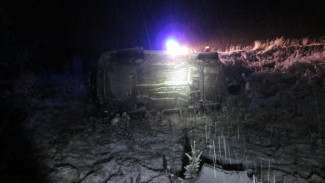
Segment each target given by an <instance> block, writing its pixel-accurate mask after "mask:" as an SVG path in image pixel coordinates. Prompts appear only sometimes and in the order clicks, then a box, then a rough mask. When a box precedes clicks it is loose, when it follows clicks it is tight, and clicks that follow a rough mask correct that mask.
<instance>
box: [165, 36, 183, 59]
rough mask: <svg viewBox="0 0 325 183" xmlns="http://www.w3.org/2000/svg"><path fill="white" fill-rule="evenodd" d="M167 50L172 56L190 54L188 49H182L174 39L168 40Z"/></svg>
mask: <svg viewBox="0 0 325 183" xmlns="http://www.w3.org/2000/svg"><path fill="white" fill-rule="evenodd" d="M166 48H167V53H168V54H169V55H172V56H177V55H186V54H187V53H188V49H187V48H186V47H184V46H183V47H181V46H180V44H179V43H178V42H177V41H176V40H174V39H169V40H167V42H166Z"/></svg>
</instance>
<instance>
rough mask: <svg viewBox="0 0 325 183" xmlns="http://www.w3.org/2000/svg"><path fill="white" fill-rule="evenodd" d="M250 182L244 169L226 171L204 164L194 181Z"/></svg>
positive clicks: (218, 182)
mask: <svg viewBox="0 0 325 183" xmlns="http://www.w3.org/2000/svg"><path fill="white" fill-rule="evenodd" d="M206 182H214V183H228V182H231V183H251V182H252V180H250V179H249V178H248V176H247V172H246V171H226V170H221V169H218V168H216V169H215V170H214V168H213V167H212V166H210V165H207V164H204V165H203V167H202V169H201V173H200V175H199V178H198V179H197V181H196V183H206Z"/></svg>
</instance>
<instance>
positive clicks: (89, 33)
mask: <svg viewBox="0 0 325 183" xmlns="http://www.w3.org/2000/svg"><path fill="white" fill-rule="evenodd" d="M324 7H325V1H323V0H315V1H313V0H309V1H302V2H300V1H283V0H263V1H262V0H261V1H249V0H240V1H234V0H226V1H218V0H217V1H212V0H211V1H210V0H200V1H198V0H134V1H128V0H111V1H109V0H92V1H88V0H44V1H40V0H29V1H17V0H10V1H9V0H7V1H2V2H1V3H0V20H1V24H2V25H1V26H0V33H1V41H2V44H1V47H2V48H1V50H2V51H1V55H2V61H1V62H2V66H6V65H8V64H9V65H10V63H9V62H12V63H16V62H17V63H20V62H24V63H29V64H30V65H33V66H34V67H33V68H35V69H36V70H43V69H50V68H55V69H57V68H59V69H62V68H64V67H65V65H67V64H68V63H71V61H72V60H73V58H75V57H76V56H79V57H80V58H81V59H82V60H83V62H84V63H87V64H89V62H93V61H94V60H96V59H97V58H98V56H99V55H100V54H101V53H103V52H105V51H108V50H111V49H121V48H130V47H135V46H140V47H144V48H145V49H155V50H159V49H163V43H162V42H163V39H164V38H165V37H166V35H167V34H173V35H175V36H177V37H179V38H180V39H181V41H182V42H183V43H184V44H188V45H200V44H204V43H205V42H209V43H210V44H211V45H213V46H214V47H217V48H224V47H227V46H230V45H231V44H235V45H238V44H242V45H247V44H253V42H254V40H267V39H274V38H276V37H281V36H283V37H285V38H302V37H310V38H319V37H322V36H324V35H325V11H324ZM9 60H10V61H9ZM12 60H14V61H12ZM87 64H86V65H87Z"/></svg>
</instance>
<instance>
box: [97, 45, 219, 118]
mask: <svg viewBox="0 0 325 183" xmlns="http://www.w3.org/2000/svg"><path fill="white" fill-rule="evenodd" d="M222 67H223V64H222V63H221V62H220V61H219V59H218V53H216V52H206V53H199V54H198V53H191V54H187V55H180V56H170V55H168V54H167V52H164V51H147V50H143V49H142V48H132V49H125V50H118V51H110V52H107V53H104V54H102V56H101V57H100V58H99V60H98V63H97V76H96V97H97V99H98V102H99V103H100V104H101V105H105V104H108V103H111V102H117V103H119V104H122V105H124V106H128V108H129V110H134V109H136V108H139V106H142V107H146V109H149V110H158V111H163V112H166V111H170V110H178V109H183V108H187V109H190V108H198V107H202V106H210V107H216V106H218V105H220V100H221V98H222V94H223V87H222V86H223V80H224V79H223V77H224V76H223V72H222Z"/></svg>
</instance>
